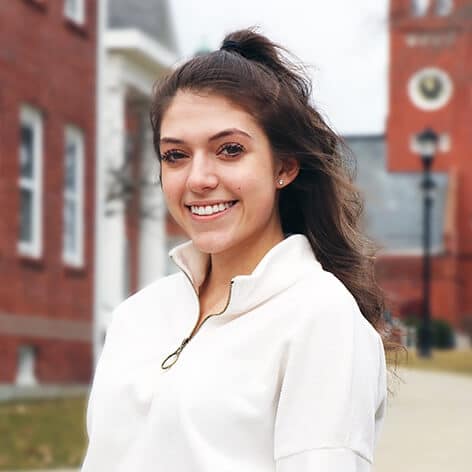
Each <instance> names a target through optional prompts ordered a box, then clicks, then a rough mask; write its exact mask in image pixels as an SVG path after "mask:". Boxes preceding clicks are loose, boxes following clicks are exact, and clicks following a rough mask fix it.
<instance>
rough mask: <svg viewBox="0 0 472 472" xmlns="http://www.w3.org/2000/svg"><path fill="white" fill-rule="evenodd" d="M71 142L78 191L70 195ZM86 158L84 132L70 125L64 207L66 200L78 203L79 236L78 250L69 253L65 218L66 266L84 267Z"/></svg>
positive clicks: (65, 138)
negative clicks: (69, 153)
mask: <svg viewBox="0 0 472 472" xmlns="http://www.w3.org/2000/svg"><path fill="white" fill-rule="evenodd" d="M69 140H71V141H74V142H75V145H76V149H77V155H76V159H77V160H76V165H77V169H76V179H77V180H76V183H75V184H76V189H77V191H76V192H74V193H69V192H68V191H67V189H66V186H65V163H66V149H67V143H68V142H69ZM84 156H85V144H84V134H83V132H82V131H81V130H80V129H79V128H77V127H75V126H72V125H68V126H66V128H65V133H64V159H63V165H64V200H63V205H64V207H65V204H66V199H72V200H74V201H75V203H76V210H77V211H76V218H77V221H76V224H75V228H76V230H77V234H76V235H75V240H76V241H77V248H76V251H74V252H69V251H67V249H66V245H65V239H64V237H65V221H64V218H63V221H62V224H63V227H62V228H63V232H62V241H63V242H62V259H63V261H64V263H65V264H67V265H71V266H74V267H83V265H84V160H85V159H84Z"/></svg>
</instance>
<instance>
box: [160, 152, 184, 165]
mask: <svg viewBox="0 0 472 472" xmlns="http://www.w3.org/2000/svg"><path fill="white" fill-rule="evenodd" d="M185 157H187V156H186V154H185V153H183V152H182V151H179V150H178V149H169V150H168V151H166V152H165V153H164V154H161V161H166V162H176V161H178V160H180V159H183V158H185Z"/></svg>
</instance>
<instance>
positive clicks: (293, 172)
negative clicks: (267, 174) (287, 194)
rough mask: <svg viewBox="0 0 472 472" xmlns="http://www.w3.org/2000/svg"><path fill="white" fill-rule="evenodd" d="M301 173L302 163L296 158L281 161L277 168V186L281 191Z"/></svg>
mask: <svg viewBox="0 0 472 472" xmlns="http://www.w3.org/2000/svg"><path fill="white" fill-rule="evenodd" d="M299 172H300V163H299V162H298V160H297V159H295V158H294V157H288V158H285V159H284V160H280V161H279V162H278V166H277V174H276V182H275V184H276V186H277V188H279V189H281V188H284V187H286V186H287V185H288V184H290V183H292V182H293V181H294V180H295V178H296V177H297V175H298V173H299ZM281 182H283V183H281Z"/></svg>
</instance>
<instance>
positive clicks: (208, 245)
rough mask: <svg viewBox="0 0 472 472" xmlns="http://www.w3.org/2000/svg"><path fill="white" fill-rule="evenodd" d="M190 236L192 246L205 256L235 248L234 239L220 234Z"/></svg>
mask: <svg viewBox="0 0 472 472" xmlns="http://www.w3.org/2000/svg"><path fill="white" fill-rule="evenodd" d="M191 236H192V238H191V239H192V242H193V244H194V246H195V247H196V248H197V249H198V250H199V251H201V252H203V253H206V254H218V253H220V252H224V251H226V250H228V249H230V248H231V247H233V246H235V244H236V241H235V240H234V238H231V237H230V238H228V237H226V236H224V235H222V234H208V233H207V234H195V235H191Z"/></svg>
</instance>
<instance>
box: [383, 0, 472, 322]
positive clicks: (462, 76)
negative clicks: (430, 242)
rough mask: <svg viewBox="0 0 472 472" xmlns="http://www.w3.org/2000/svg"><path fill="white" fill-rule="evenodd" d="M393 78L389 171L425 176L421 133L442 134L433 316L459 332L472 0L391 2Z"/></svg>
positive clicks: (468, 197) (466, 261)
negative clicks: (442, 193) (418, 147)
mask: <svg viewBox="0 0 472 472" xmlns="http://www.w3.org/2000/svg"><path fill="white" fill-rule="evenodd" d="M389 81H390V82H389V104H390V108H389V117H388V123H387V143H388V144H387V150H388V151H387V152H388V154H387V165H388V170H389V171H390V172H420V171H421V170H422V165H421V159H420V158H419V156H418V154H417V153H416V152H415V136H416V134H417V133H418V132H420V131H422V130H423V129H424V128H425V127H427V126H429V127H431V128H433V129H434V130H435V131H436V132H437V133H438V134H439V136H440V139H439V149H438V152H437V154H436V157H435V160H434V164H433V169H432V170H433V172H444V173H447V174H448V192H447V195H448V196H447V202H446V214H445V215H444V221H445V227H444V251H443V252H442V253H441V254H437V255H435V256H434V261H433V275H432V276H433V285H432V291H433V293H432V296H433V300H432V302H433V304H432V312H433V317H442V318H446V319H448V320H449V321H450V322H452V323H453V324H454V325H455V326H456V327H457V328H459V329H460V328H461V326H463V325H464V324H465V323H467V324H470V323H471V318H472V0H391V2H390V76H389ZM418 203H419V204H420V202H418ZM418 224H421V222H418ZM466 320H467V321H466Z"/></svg>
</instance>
